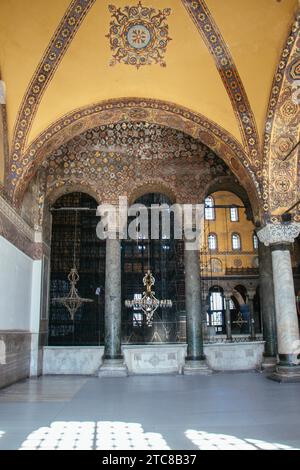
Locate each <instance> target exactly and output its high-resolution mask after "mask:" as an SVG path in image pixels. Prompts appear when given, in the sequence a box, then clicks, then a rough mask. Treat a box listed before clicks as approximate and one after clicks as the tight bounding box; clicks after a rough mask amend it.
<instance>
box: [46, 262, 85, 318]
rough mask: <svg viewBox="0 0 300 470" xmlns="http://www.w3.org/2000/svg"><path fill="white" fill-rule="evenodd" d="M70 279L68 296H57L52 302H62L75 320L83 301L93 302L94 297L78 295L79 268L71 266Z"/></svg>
mask: <svg viewBox="0 0 300 470" xmlns="http://www.w3.org/2000/svg"><path fill="white" fill-rule="evenodd" d="M68 280H69V281H70V286H71V287H70V291H69V293H68V295H67V296H66V297H56V298H54V299H52V302H58V303H61V304H62V305H63V306H64V307H66V309H67V310H68V312H69V314H70V317H71V319H72V321H73V320H74V317H75V313H76V312H77V310H78V309H79V308H80V307H81V305H82V304H83V303H88V302H93V300H92V299H84V298H83V297H80V296H79V295H78V292H77V289H76V287H75V286H76V284H77V282H78V281H79V274H78V271H77V269H76V268H75V267H74V268H71V271H70V272H69V274H68Z"/></svg>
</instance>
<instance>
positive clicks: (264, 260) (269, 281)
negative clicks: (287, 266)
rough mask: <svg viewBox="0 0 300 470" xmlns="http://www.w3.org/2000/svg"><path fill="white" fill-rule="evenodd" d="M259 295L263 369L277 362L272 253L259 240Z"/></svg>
mask: <svg viewBox="0 0 300 470" xmlns="http://www.w3.org/2000/svg"><path fill="white" fill-rule="evenodd" d="M258 253H259V286H260V287H259V295H260V308H261V315H262V327H263V337H264V340H265V353H264V360H263V363H262V367H263V369H265V368H267V367H273V366H274V365H275V364H276V362H277V339H276V318H275V298H274V284H273V269H272V254H271V249H270V247H269V246H265V245H264V244H263V243H261V242H259V246H258Z"/></svg>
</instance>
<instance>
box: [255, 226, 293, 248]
mask: <svg viewBox="0 0 300 470" xmlns="http://www.w3.org/2000/svg"><path fill="white" fill-rule="evenodd" d="M299 233H300V223H286V224H284V223H283V224H267V225H266V226H265V227H264V228H262V229H261V230H258V231H257V236H258V238H259V240H260V241H261V243H263V244H264V245H265V246H269V245H275V244H288V243H293V242H294V240H295V238H297V237H298V235H299Z"/></svg>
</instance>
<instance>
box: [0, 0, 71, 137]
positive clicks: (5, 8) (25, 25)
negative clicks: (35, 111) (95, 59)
mask: <svg viewBox="0 0 300 470" xmlns="http://www.w3.org/2000/svg"><path fill="white" fill-rule="evenodd" d="M69 3H70V0H51V1H48V0H0V71H1V75H2V79H3V80H4V81H5V82H6V93H7V97H6V100H7V112H8V126H9V135H10V138H11V136H12V130H13V126H14V123H15V120H16V116H17V113H18V109H19V107H20V104H21V101H22V98H23V96H24V94H25V92H26V88H27V86H28V84H29V82H30V80H31V78H32V76H33V73H34V71H35V69H36V67H37V65H38V63H39V61H40V60H41V58H42V56H43V53H44V51H45V49H46V48H47V46H48V44H49V42H50V40H51V37H52V35H53V33H54V31H55V30H56V28H57V26H58V24H59V22H60V20H61V18H62V17H63V15H64V13H65V11H66V9H67V8H68V5H69Z"/></svg>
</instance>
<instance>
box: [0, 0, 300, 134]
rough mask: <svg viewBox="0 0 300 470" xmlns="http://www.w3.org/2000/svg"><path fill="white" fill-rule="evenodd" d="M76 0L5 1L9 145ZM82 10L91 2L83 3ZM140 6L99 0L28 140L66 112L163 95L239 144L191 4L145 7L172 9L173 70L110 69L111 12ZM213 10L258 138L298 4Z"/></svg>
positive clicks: (0, 44)
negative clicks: (30, 88)
mask: <svg viewBox="0 0 300 470" xmlns="http://www.w3.org/2000/svg"><path fill="white" fill-rule="evenodd" d="M70 3H71V2H70V0H51V2H49V1H48V0H1V5H0V13H1V14H0V67H1V75H2V79H3V80H4V81H5V83H6V87H7V113H8V129H9V136H10V141H11V139H12V136H13V129H14V125H15V123H16V117H17V115H18V111H19V108H20V105H21V102H22V99H23V97H24V95H25V93H26V90H27V88H28V85H29V83H30V81H31V79H32V77H33V75H34V73H35V70H36V68H37V65H38V64H39V62H40V60H41V59H42V57H43V54H44V52H45V50H46V49H47V47H48V45H49V42H50V40H51V38H52V36H53V34H54V32H55V30H56V28H57V27H58V25H59V23H60V21H61V19H62V17H63V16H64V14H65V12H66V10H67V8H68V7H69V5H70ZM82 3H84V2H82ZM110 3H114V4H115V5H116V6H118V7H124V6H126V5H135V4H137V3H138V2H137V1H135V2H133V1H132V0H130V1H129V0H96V1H95V2H94V4H93V5H91V8H90V9H89V11H88V12H87V14H86V16H85V18H84V19H83V21H82V23H81V25H80V26H79V28H78V30H77V33H76V35H75V36H74V38H73V39H72V41H71V43H70V45H69V47H68V48H67V50H66V51H65V53H64V55H63V58H62V60H61V62H60V63H59V64H58V67H57V69H56V71H55V73H54V75H53V77H52V79H51V81H49V83H48V85H47V88H46V89H45V91H44V94H43V96H42V99H41V102H40V104H39V107H38V110H37V112H36V115H35V117H34V119H33V122H32V127H31V129H30V132H29V134H28V139H27V143H30V141H32V139H34V138H35V137H36V136H37V135H38V134H39V133H40V132H42V131H43V130H44V129H45V128H46V127H48V126H49V125H50V124H51V123H52V122H54V121H56V120H57V119H58V118H60V117H61V116H62V115H64V114H67V113H68V112H70V111H72V110H74V109H76V108H78V107H82V106H85V105H87V104H92V103H95V102H99V101H101V100H105V99H109V98H117V97H145V98H156V99H162V100H167V101H171V102H174V103H176V104H180V105H182V106H186V107H188V108H189V109H191V110H193V111H197V112H200V113H201V114H203V115H204V116H207V117H208V118H209V119H211V120H213V121H215V122H216V123H218V124H219V125H221V126H222V127H223V128H225V129H226V130H227V131H228V132H230V133H231V134H232V135H233V136H234V137H236V138H237V139H238V140H240V141H241V142H242V136H241V132H240V130H239V124H238V120H237V118H236V116H235V112H234V110H233V107H232V105H231V102H230V98H229V96H228V93H227V91H226V88H225V86H224V84H223V83H222V79H221V77H220V74H219V72H218V69H217V66H216V63H215V60H214V57H213V56H212V54H211V52H210V51H209V49H208V47H207V45H206V44H205V42H204V40H203V37H202V36H201V35H200V34H199V31H198V30H197V26H196V25H195V24H194V23H193V20H192V18H191V17H190V15H189V13H188V11H187V9H186V8H185V6H184V2H182V1H181V0H171V1H169V2H166V1H162V0H156V1H155V2H153V1H152V0H144V1H143V5H145V6H153V7H155V8H156V9H159V8H160V9H163V8H166V7H170V8H171V13H170V15H169V16H168V20H167V22H168V25H169V36H170V37H171V39H172V40H171V41H170V42H169V44H168V46H167V51H166V54H165V60H166V67H161V66H160V65H157V64H153V65H145V66H142V67H140V68H139V69H137V68H136V67H134V66H131V65H127V64H117V65H115V66H113V67H112V66H110V65H109V62H110V58H111V55H112V53H111V50H110V45H109V39H108V38H107V37H106V34H107V33H108V31H109V23H110V20H111V14H110V12H109V9H108V6H109V4H110ZM206 5H207V7H208V8H209V10H210V13H211V16H212V17H213V19H214V22H215V23H216V25H217V28H218V30H219V32H220V33H221V35H222V38H223V40H224V42H225V44H226V45H227V47H228V49H229V51H230V54H231V56H232V59H233V61H234V64H235V66H236V68H237V71H238V73H239V76H240V78H241V81H242V83H243V85H244V89H245V92H246V94H247V96H248V100H249V103H250V107H251V108H252V111H253V114H254V118H255V121H256V125H257V129H258V132H259V136H260V138H262V133H263V129H264V121H265V116H266V111H267V105H268V100H269V95H270V89H271V84H272V80H273V76H274V72H275V70H276V67H277V64H278V61H279V57H280V53H281V49H282V47H283V44H284V42H285V40H286V38H287V35H288V32H289V29H290V27H291V23H292V21H293V18H294V14H295V10H296V7H297V1H296V0H284V1H281V2H280V1H277V0H251V1H250V2H249V1H248V0H226V2H224V1H220V0H207V1H206Z"/></svg>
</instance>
